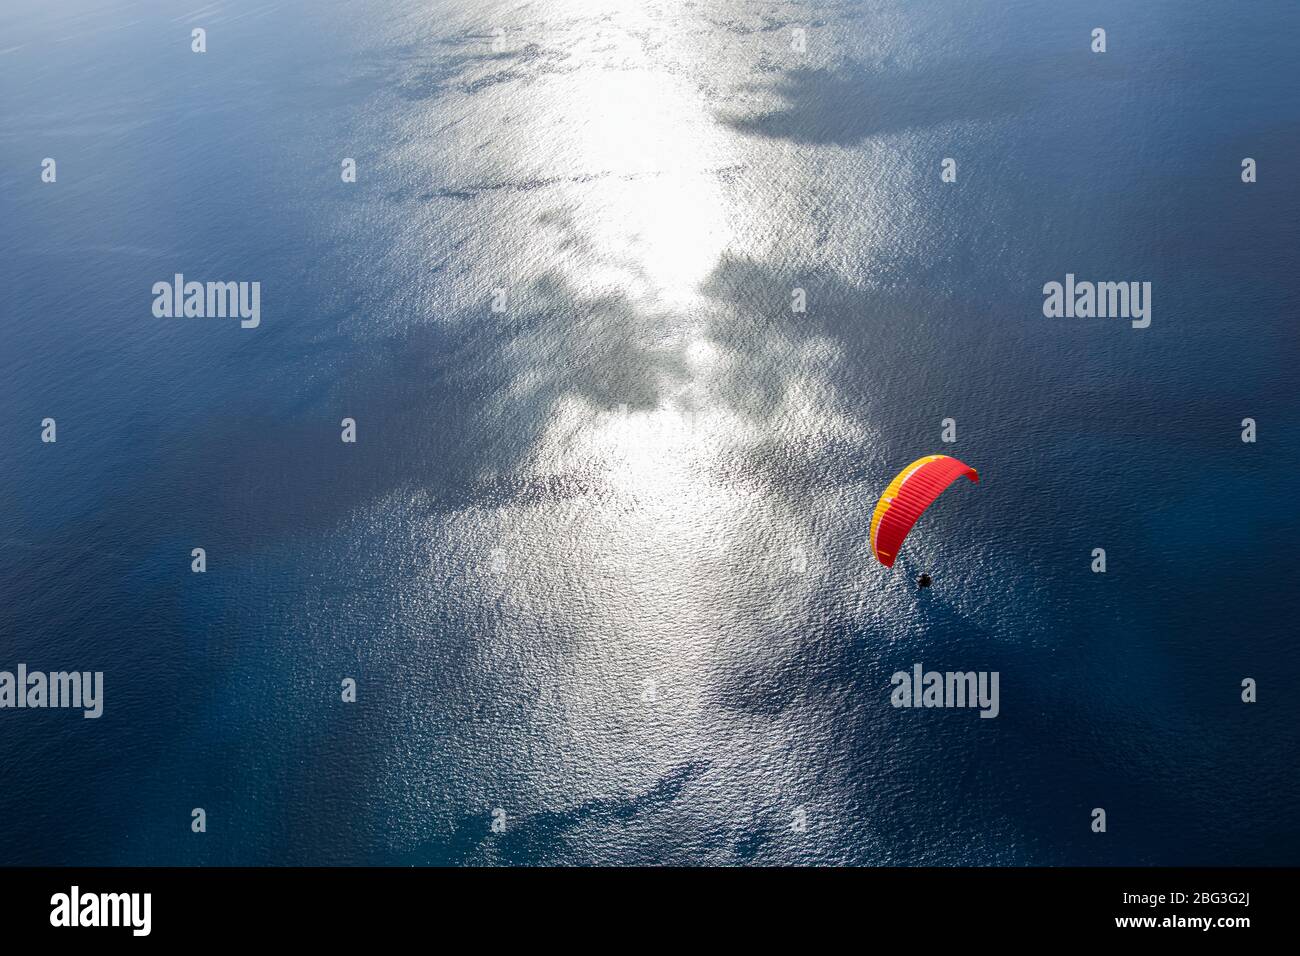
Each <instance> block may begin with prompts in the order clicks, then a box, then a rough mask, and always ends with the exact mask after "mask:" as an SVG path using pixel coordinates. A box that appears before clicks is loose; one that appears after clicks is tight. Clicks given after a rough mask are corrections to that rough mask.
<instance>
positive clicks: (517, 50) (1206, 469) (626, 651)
mask: <svg viewBox="0 0 1300 956" xmlns="http://www.w3.org/2000/svg"><path fill="white" fill-rule="evenodd" d="M195 26H201V27H203V28H205V29H206V30H207V44H208V52H207V53H205V54H203V55H198V54H194V53H192V52H191V51H190V30H191V29H192V28H193V27H195ZM1096 26H1103V27H1105V28H1106V29H1107V32H1108V47H1109V49H1108V52H1106V53H1105V54H1104V55H1098V54H1093V53H1091V52H1090V51H1089V42H1090V41H1089V34H1090V31H1091V30H1092V28H1093V27H1096ZM796 28H801V29H804V30H805V31H806V37H807V50H806V52H803V53H800V52H796V51H795V50H793V49H792V37H793V32H792V31H794V30H795V29H796ZM1297 40H1300V8H1297V7H1296V6H1295V4H1293V3H1291V2H1282V0H1270V2H1262V3H1256V4H1251V5H1248V6H1242V7H1240V8H1231V9H1230V10H1228V9H1225V8H1224V6H1223V5H1222V4H1219V3H1211V2H1208V0H1197V2H1187V0H1179V2H1173V0H1163V2H1151V3H1143V4H1136V5H1135V4H1132V3H1124V2H1118V0H1116V2H1100V3H1089V4H1081V3H1080V4H1075V3H1052V4H1043V3H1038V2H1029V0H1005V2H992V0H989V2H977V3H966V4H954V3H951V2H948V0H943V2H938V0H936V2H921V0H917V2H904V0H893V2H883V0H882V2H863V3H754V2H742V0H699V2H694V3H689V2H688V3H671V2H644V3H641V2H638V3H631V2H614V0H604V2H602V0H595V2H578V0H573V2H564V0H547V2H534V3H516V2H488V0H485V2H436V3H416V2H413V0H385V2H374V3H343V2H338V0H312V2H307V0H290V2H282V3H276V2H249V3H234V2H214V3H209V4H206V5H205V4H204V3H203V0H192V2H191V3H189V4H178V3H174V2H169V3H166V4H162V3H153V2H141V3H123V2H118V0H105V2H86V0H81V2H75V3H68V4H59V5H47V4H44V3H35V2H29V0H20V2H18V3H14V4H6V5H5V6H4V9H3V10H0V84H2V86H3V90H4V94H5V96H4V98H5V101H6V105H5V110H4V121H3V125H0V222H3V229H2V231H0V279H2V280H3V281H2V288H3V296H4V308H3V310H2V311H0V330H2V331H3V345H0V440H2V445H3V449H4V451H3V459H0V494H2V495H3V499H2V500H3V504H4V507H3V508H0V595H2V596H3V600H0V669H12V668H13V667H14V666H15V665H16V664H17V663H19V662H25V663H26V664H27V665H28V666H29V667H30V668H32V669H44V670H57V669H64V668H75V669H79V670H102V671H103V672H104V674H105V696H106V700H105V713H104V716H103V717H102V718H100V719H99V720H96V721H91V720H83V719H81V718H80V717H79V716H78V715H77V714H76V713H69V712H66V711H16V710H5V711H0V774H2V775H3V785H2V786H0V862H11V863H108V862H115V863H132V864H142V863H180V864H191V863H192V864H215V863H226V864H264V863H312V864H330V863H402V864H407V863H449V862H464V863H473V864H491V863H658V862H667V863H715V864H732V863H745V862H759V863H768V864H772V863H814V862H819V863H860V864H1025V863H1035V864H1043V863H1046V864H1064V863H1071V864H1100V863H1121V864H1136V863H1162V864H1170V863H1293V864H1294V863H1296V862H1297V858H1298V857H1300V836H1297V825H1296V822H1295V821H1296V819H1297V815H1298V814H1300V796H1298V794H1300V790H1298V784H1300V780H1298V779H1297V777H1298V774H1297V770H1296V754H1297V752H1298V748H1297V745H1298V744H1300V739H1298V735H1300V730H1298V728H1300V704H1297V700H1298V699H1300V696H1298V695H1300V680H1298V679H1297V677H1296V668H1295V660H1296V655H1295V650H1294V647H1295V645H1294V639H1295V637H1296V627H1295V624H1294V613H1293V609H1292V606H1291V603H1292V602H1291V598H1292V597H1293V596H1294V595H1295V594H1296V593H1297V587H1296V586H1297V583H1298V582H1297V576H1296V573H1295V570H1294V555H1293V550H1294V549H1293V541H1294V538H1295V535H1296V533H1297V531H1298V530H1300V527H1298V522H1297V517H1296V515H1297V511H1296V508H1295V492H1296V473H1297V465H1300V460H1298V458H1300V456H1298V455H1297V452H1296V447H1297V442H1300V425H1297V413H1298V412H1300V402H1298V400H1297V395H1298V394H1300V389H1298V386H1300V374H1298V373H1297V357H1296V356H1297V334H1296V320H1297V309H1298V306H1300V279H1298V278H1297V272H1296V268H1295V262H1296V250H1297V248H1298V242H1297V240H1298V239H1300V236H1298V232H1300V227H1298V226H1297V222H1298V221H1300V219H1298V217H1297V213H1298V212H1300V191H1298V188H1297V186H1296V180H1295V177H1294V176H1293V175H1292V174H1291V169H1290V168H1291V165H1293V163H1294V159H1295V156H1296V153H1297V147H1300V103H1298V101H1297V99H1296V96H1295V78H1296V76H1297V75H1298V73H1300V70H1298V69H1297V67H1298V66H1300V62H1298V54H1297V52H1296V51H1297V49H1300V46H1298V44H1297ZM47 156H49V157H54V158H55V159H56V160H57V162H58V181H57V183H55V184H45V183H42V182H41V181H40V176H39V172H40V169H39V167H40V161H41V160H42V158H44V157H47ZM1244 156H1251V157H1253V158H1256V159H1257V161H1258V164H1259V170H1260V174H1259V182H1257V183H1255V184H1252V185H1245V184H1243V183H1241V181H1240V177H1239V171H1240V161H1241V158H1242V157H1244ZM344 157H352V158H355V159H356V162H357V167H358V179H357V182H356V183H354V184H349V183H344V182H342V181H341V177H340V163H341V161H342V159H343V158H344ZM945 157H953V158H955V159H956V160H957V164H958V166H957V168H958V179H957V182H955V183H943V182H941V181H940V176H939V164H940V162H941V160H942V159H943V158H945ZM177 272H182V273H184V274H185V275H186V276H187V277H188V278H193V279H199V280H209V279H210V280H243V281H259V282H261V284H262V315H261V325H260V326H259V327H258V328H257V329H250V330H244V329H241V328H239V325H238V323H236V322H231V321H227V320H198V319H188V320H185V319H155V318H154V317H153V315H152V314H151V311H150V306H151V302H152V297H151V294H150V288H151V286H152V284H153V283H154V282H156V281H160V280H161V281H170V279H171V277H172V275H173V274H174V273H177ZM1067 272H1073V273H1076V274H1078V275H1079V276H1080V278H1088V279H1096V280H1115V281H1128V280H1134V281H1149V282H1151V283H1152V284H1153V288H1154V300H1153V314H1152V324H1151V326H1150V328H1148V329H1144V330H1135V329H1132V328H1131V327H1130V326H1129V323H1128V322H1126V321H1122V320H1106V319H1094V320H1086V319H1074V320H1066V319H1047V318H1045V317H1044V316H1043V313H1042V286H1043V284H1044V283H1045V282H1048V281H1052V280H1057V281H1061V280H1063V279H1064V276H1065V274H1066V273H1067ZM796 288H797V289H802V290H804V291H805V293H806V296H807V303H808V306H807V312H806V313H802V314H801V313H794V312H792V309H791V303H792V296H793V290H794V289H796ZM495 290H504V303H505V308H504V311H499V312H494V311H493V309H492V302H493V298H494V295H496V292H495ZM46 416H50V417H54V418H55V419H56V420H57V421H58V442H57V443H56V444H54V445H47V444H42V443H40V441H39V422H40V421H41V419H42V418H45V417H46ZM1247 416H1249V417H1253V418H1255V419H1256V420H1257V422H1258V423H1259V425H1258V427H1259V441H1258V442H1257V443H1256V444H1254V445H1247V444H1243V443H1242V442H1241V441H1240V437H1239V436H1240V431H1241V426H1240V423H1241V420H1242V419H1243V418H1244V417H1247ZM344 417H352V418H354V419H355V420H356V422H357V423H358V436H359V437H358V441H357V442H356V444H355V445H349V444H344V443H342V442H340V441H339V430H340V429H339V422H340V421H341V420H342V419H343V418H344ZM945 418H952V419H955V420H956V422H957V429H958V440H957V442H956V444H954V445H943V443H942V442H940V440H939V438H940V422H941V420H943V419H945ZM939 451H946V452H949V453H951V454H954V455H957V456H958V457H960V458H961V459H962V460H964V461H966V462H969V463H970V464H972V465H973V466H975V467H976V468H978V469H979V471H980V476H981V481H980V483H979V484H978V485H968V484H965V483H963V484H962V485H961V486H954V487H953V488H952V489H950V491H949V492H948V493H947V494H945V495H944V496H943V498H941V499H940V501H939V502H937V503H936V505H935V506H934V507H933V508H932V509H931V510H930V511H929V512H928V513H927V514H926V515H925V517H924V518H923V520H922V522H921V523H920V524H919V525H918V527H917V529H916V531H915V532H914V534H913V536H912V537H911V538H909V540H908V543H907V547H906V550H905V552H904V555H903V558H902V559H900V561H899V563H898V565H897V566H896V567H895V568H894V569H892V570H890V569H885V568H883V567H881V566H880V565H879V564H878V563H876V562H875V560H874V558H873V557H872V555H871V552H870V548H869V546H868V542H867V526H868V523H869V520H870V515H871V510H872V508H873V507H874V505H875V502H876V498H877V496H878V495H879V493H880V491H881V490H882V489H883V487H884V486H885V485H886V484H887V483H888V481H889V479H890V478H891V477H892V476H893V475H894V473H895V472H897V471H898V470H899V469H900V468H901V467H903V466H904V465H906V464H907V463H908V462H910V461H912V460H913V459H915V458H917V457H919V456H921V455H923V454H928V453H932V452H939ZM193 547H204V548H206V550H207V554H208V570H207V572H206V573H205V574H203V575H196V574H191V573H190V571H189V561H190V558H189V554H190V549H191V548H193ZM1096 547H1104V548H1106V550H1107V555H1108V570H1107V573H1106V574H1105V575H1098V574H1093V573H1091V572H1090V570H1089V564H1090V561H1091V553H1092V549H1093V548H1096ZM921 570H926V571H929V572H930V573H931V574H932V575H933V576H934V578H935V584H934V586H933V587H932V588H931V589H929V590H928V591H924V592H920V591H918V590H917V589H916V588H915V586H914V585H913V584H912V579H913V578H914V577H915V575H916V574H917V573H919V572H920V571H921ZM918 662H919V663H923V664H924V665H925V666H926V667H927V668H931V667H933V668H935V669H939V670H995V671H998V672H999V673H1000V675H1001V682H1000V687H1001V702H1000V703H1001V713H1000V715H999V717H998V718H997V719H995V720H981V719H979V718H978V716H977V714H976V712H974V711H971V710H903V709H895V708H893V707H891V706H890V704H889V692H890V689H891V688H890V681H889V678H890V675H891V674H892V673H894V672H895V671H897V670H910V669H911V667H912V665H913V664H914V663H918ZM344 677H353V678H355V679H356V680H357V682H358V687H359V691H358V701H357V703H355V704H351V705H348V704H343V703H342V702H341V701H340V699H339V698H340V694H339V686H340V681H341V680H342V679H343V678H344ZM1245 677H1253V678H1255V679H1257V680H1258V681H1259V683H1260V691H1259V698H1260V699H1259V703H1257V704H1255V705H1245V704H1243V703H1241V702H1240V696H1239V695H1240V683H1241V680H1242V679H1243V678H1245ZM194 807H203V808H205V810H206V811H207V814H208V832H207V833H205V834H202V835H196V834H193V833H191V832H190V826H189V824H190V812H191V809H192V808H194ZM1094 807H1104V808H1106V810H1107V813H1108V815H1109V828H1108V832H1107V833H1106V834H1105V835H1099V834H1093V833H1091V832H1090V829H1089V822H1090V816H1089V814H1090V812H1091V810H1092V808H1094ZM497 808H500V809H501V810H503V811H504V813H505V821H506V828H505V832H503V833H497V834H494V833H493V832H492V829H491V824H492V822H493V811H494V810H496V809H497ZM801 815H802V818H806V820H807V827H806V830H805V831H804V832H799V830H798V829H796V828H795V827H794V826H793V824H794V822H795V821H796V819H797V818H800V816H801Z"/></svg>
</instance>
